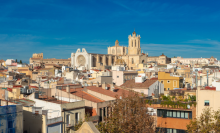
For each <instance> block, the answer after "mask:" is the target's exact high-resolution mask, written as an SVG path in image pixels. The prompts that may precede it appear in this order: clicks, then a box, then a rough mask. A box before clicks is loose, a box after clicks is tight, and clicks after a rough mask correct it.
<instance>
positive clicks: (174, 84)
mask: <svg viewBox="0 0 220 133" xmlns="http://www.w3.org/2000/svg"><path fill="white" fill-rule="evenodd" d="M158 80H159V81H160V82H161V83H162V84H164V90H173V89H174V88H183V77H182V76H178V75H173V74H172V73H168V72H158Z"/></svg>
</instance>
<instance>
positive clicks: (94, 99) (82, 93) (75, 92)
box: [62, 88, 104, 103]
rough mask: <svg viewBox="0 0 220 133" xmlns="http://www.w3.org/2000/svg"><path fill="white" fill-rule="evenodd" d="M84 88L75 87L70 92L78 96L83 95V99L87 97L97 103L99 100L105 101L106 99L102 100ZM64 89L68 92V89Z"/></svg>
mask: <svg viewBox="0 0 220 133" xmlns="http://www.w3.org/2000/svg"><path fill="white" fill-rule="evenodd" d="M83 89H84V88H75V89H70V93H71V94H72V95H76V96H77V97H81V98H82V99H86V100H89V101H92V102H95V103H99V102H104V100H101V99H99V98H97V97H95V96H93V95H91V94H89V93H87V92H85V91H83ZM62 91H65V92H66V89H62Z"/></svg>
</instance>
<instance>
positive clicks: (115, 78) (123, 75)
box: [112, 71, 138, 86]
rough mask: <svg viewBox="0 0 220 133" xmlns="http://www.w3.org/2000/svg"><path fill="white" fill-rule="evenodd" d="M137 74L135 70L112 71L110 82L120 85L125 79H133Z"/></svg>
mask: <svg viewBox="0 0 220 133" xmlns="http://www.w3.org/2000/svg"><path fill="white" fill-rule="evenodd" d="M137 75H138V72H137V71H112V82H113V83H115V85H117V86H120V85H122V84H124V83H125V81H127V80H130V79H134V78H135V77H137Z"/></svg>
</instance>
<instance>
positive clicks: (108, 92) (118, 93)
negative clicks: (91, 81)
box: [86, 85, 129, 98]
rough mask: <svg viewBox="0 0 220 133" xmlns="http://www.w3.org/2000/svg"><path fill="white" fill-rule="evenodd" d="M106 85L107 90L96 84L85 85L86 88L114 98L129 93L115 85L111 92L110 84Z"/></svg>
mask: <svg viewBox="0 0 220 133" xmlns="http://www.w3.org/2000/svg"><path fill="white" fill-rule="evenodd" d="M107 87H108V90H106V89H103V88H102V87H96V86H87V87H86V88H87V89H89V90H91V91H95V92H98V93H101V94H104V95H106V96H110V97H114V98H115V97H116V96H123V94H124V95H125V96H127V95H128V94H129V91H128V90H124V89H121V88H119V87H115V91H114V92H112V91H111V90H110V86H109V85H107Z"/></svg>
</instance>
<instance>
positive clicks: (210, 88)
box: [205, 86, 216, 90]
mask: <svg viewBox="0 0 220 133" xmlns="http://www.w3.org/2000/svg"><path fill="white" fill-rule="evenodd" d="M205 90H216V87H214V86H206V87H205Z"/></svg>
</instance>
